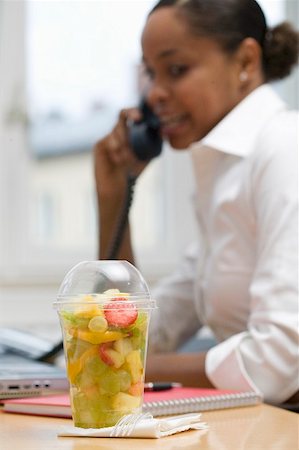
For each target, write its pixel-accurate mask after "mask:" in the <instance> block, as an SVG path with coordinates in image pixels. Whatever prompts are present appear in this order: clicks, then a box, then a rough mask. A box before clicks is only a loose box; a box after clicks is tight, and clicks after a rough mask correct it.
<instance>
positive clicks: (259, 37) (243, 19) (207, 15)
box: [150, 0, 299, 81]
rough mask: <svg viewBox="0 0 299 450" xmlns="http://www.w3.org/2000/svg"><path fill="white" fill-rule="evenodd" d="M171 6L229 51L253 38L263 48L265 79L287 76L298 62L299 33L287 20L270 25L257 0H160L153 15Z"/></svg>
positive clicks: (197, 32)
mask: <svg viewBox="0 0 299 450" xmlns="http://www.w3.org/2000/svg"><path fill="white" fill-rule="evenodd" d="M171 6H173V7H175V8H177V10H178V12H179V14H180V15H181V16H183V17H185V19H186V21H187V23H188V24H189V26H190V30H191V31H192V32H193V33H194V34H195V35H198V36H206V37H209V38H212V39H214V40H216V41H217V42H218V43H219V44H220V45H221V47H222V48H223V50H225V51H226V52H230V53H232V52H234V51H235V50H236V49H237V48H238V46H239V45H240V44H241V42H242V41H243V40H244V39H245V38H247V37H252V38H254V39H255V40H256V41H257V42H258V43H259V44H260V46H261V49H262V64H263V71H264V75H265V79H266V81H274V80H278V79H282V78H285V77H286V76H287V75H289V74H290V73H291V70H292V68H293V66H295V64H296V63H297V61H298V52H299V34H298V32H297V31H296V30H295V29H294V28H293V27H292V25H291V24H290V23H288V22H283V23H281V24H279V25H277V26H275V27H273V28H269V27H268V26H267V23H266V19H265V16H264V13H263V11H262V9H261V7H260V6H259V4H258V3H257V2H256V1H255V0H160V1H159V2H158V3H157V4H156V5H155V6H154V7H153V9H152V10H151V12H150V14H151V13H153V12H154V11H156V10H157V9H159V8H162V7H171Z"/></svg>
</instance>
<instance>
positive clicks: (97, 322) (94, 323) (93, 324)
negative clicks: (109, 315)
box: [88, 316, 108, 332]
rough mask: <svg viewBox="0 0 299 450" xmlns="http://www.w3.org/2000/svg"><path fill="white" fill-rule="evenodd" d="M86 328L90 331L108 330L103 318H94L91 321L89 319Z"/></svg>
mask: <svg viewBox="0 0 299 450" xmlns="http://www.w3.org/2000/svg"><path fill="white" fill-rule="evenodd" d="M88 328H89V329H90V331H95V332H104V331H106V330H107V328H108V323H107V320H106V319H105V317H103V316H95V317H93V318H92V319H90V321H89V323H88Z"/></svg>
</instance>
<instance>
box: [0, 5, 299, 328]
mask: <svg viewBox="0 0 299 450" xmlns="http://www.w3.org/2000/svg"><path fill="white" fill-rule="evenodd" d="M155 3H156V2H155V1H152V0H136V1H127V0H118V1H117V0H29V1H26V0H23V1H18V0H14V1H10V0H2V1H0V214H1V221H0V326H3V325H10V326H21V325H22V326H24V325H27V326H28V325H30V324H36V325H38V324H39V325H41V324H44V323H47V324H52V323H53V324H57V322H58V320H57V318H56V313H55V312H54V311H53V310H52V302H53V300H54V299H55V296H56V293H57V291H58V288H59V285H60V283H61V281H62V279H63V277H64V275H65V273H66V272H67V271H68V270H69V269H70V268H71V267H72V266H73V265H74V264H76V263H78V262H79V261H82V260H93V259H97V248H98V244H97V211H96V203H95V186H94V180H93V159H92V146H93V144H94V143H95V141H96V140H97V139H99V138H101V137H102V136H103V135H105V133H106V132H107V131H109V130H110V128H111V127H112V125H113V124H114V121H115V118H116V116H117V114H118V111H119V109H120V108H122V107H128V106H134V105H136V104H137V103H138V95H139V88H140V86H139V85H140V59H141V53H140V44H139V41H140V34H141V30H142V28H143V25H144V22H145V19H146V15H147V13H148V11H149V10H150V9H151V7H152V6H153V5H154V4H155ZM260 4H261V6H262V7H263V9H264V11H265V13H266V16H267V19H268V22H269V24H270V25H273V24H275V23H277V22H280V21H282V20H284V19H288V20H291V21H292V22H293V23H295V24H296V26H297V27H298V22H299V20H298V1H297V0H263V1H260ZM275 89H277V91H278V92H279V93H280V95H281V96H282V97H283V98H284V99H285V100H286V101H287V102H288V103H289V105H290V106H292V107H298V71H296V72H295V73H294V74H293V75H292V77H290V78H289V79H288V80H287V81H284V82H280V83H277V84H276V85H275ZM192 189H193V179H192V171H191V168H190V161H189V157H188V153H187V152H173V151H172V150H171V149H169V148H168V147H167V146H165V149H164V151H163V154H162V156H161V157H159V158H158V159H157V160H155V161H153V162H152V164H151V166H150V167H149V168H148V169H147V170H146V172H145V173H144V174H143V175H142V177H141V178H140V180H139V181H138V183H137V186H136V189H135V200H134V205H133V207H132V211H131V218H132V226H133V236H134V244H135V248H136V254H137V264H138V266H139V268H140V269H141V271H142V273H143V275H144V277H145V278H146V280H147V281H148V283H149V285H150V286H151V285H152V284H154V283H155V281H156V280H157V279H158V277H160V276H162V275H166V274H168V273H170V272H171V271H172V269H173V268H174V267H175V265H176V263H177V261H178V260H179V258H180V256H181V255H182V253H183V251H184V248H185V247H186V245H187V244H188V243H189V242H190V241H192V239H193V237H194V236H195V224H194V217H193V212H192V205H191V194H192Z"/></svg>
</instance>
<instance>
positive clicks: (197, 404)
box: [143, 392, 262, 416]
mask: <svg viewBox="0 0 299 450" xmlns="http://www.w3.org/2000/svg"><path fill="white" fill-rule="evenodd" d="M261 401H262V398H261V396H260V395H259V394H257V393H256V392H239V393H232V394H221V395H212V396H211V395H209V396H207V397H190V398H183V399H174V400H162V401H153V402H146V403H144V405H143V411H145V412H150V413H152V414H153V416H166V415H170V414H184V413H190V412H199V411H209V410H216V409H227V408H238V407H241V406H251V405H252V406H253V405H257V404H259V403H261Z"/></svg>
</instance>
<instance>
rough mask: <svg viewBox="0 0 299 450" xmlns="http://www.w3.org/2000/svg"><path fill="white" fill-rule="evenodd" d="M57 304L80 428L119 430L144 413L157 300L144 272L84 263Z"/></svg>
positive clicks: (75, 417) (128, 266)
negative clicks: (150, 329)
mask: <svg viewBox="0 0 299 450" xmlns="http://www.w3.org/2000/svg"><path fill="white" fill-rule="evenodd" d="M54 306H55V307H56V309H57V310H58V314H59V317H60V324H61V328H62V333H63V339H64V352H65V358H66V367H67V375H68V379H69V382H70V396H71V406H72V414H73V420H74V424H75V426H77V427H81V428H102V427H108V426H113V425H114V424H115V423H116V422H117V421H118V420H119V419H120V418H121V417H123V416H124V415H126V414H129V413H132V412H139V411H141V409H142V402H143V392H144V375H145V361H146V351H147V340H148V324H149V319H150V314H151V310H152V309H153V308H155V302H154V301H153V300H152V299H151V298H150V294H149V290H148V287H147V284H146V282H145V281H144V279H143V277H142V276H141V274H140V272H139V271H138V270H137V269H136V268H135V267H134V266H132V265H131V264H130V263H128V262H127V261H84V262H81V263H79V264H78V265H77V266H75V267H74V268H73V269H71V270H70V272H68V274H67V275H66V276H65V278H64V280H63V282H62V285H61V287H60V290H59V293H58V298H57V301H56V302H55V303H54Z"/></svg>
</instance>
